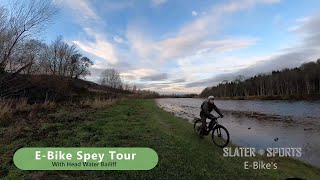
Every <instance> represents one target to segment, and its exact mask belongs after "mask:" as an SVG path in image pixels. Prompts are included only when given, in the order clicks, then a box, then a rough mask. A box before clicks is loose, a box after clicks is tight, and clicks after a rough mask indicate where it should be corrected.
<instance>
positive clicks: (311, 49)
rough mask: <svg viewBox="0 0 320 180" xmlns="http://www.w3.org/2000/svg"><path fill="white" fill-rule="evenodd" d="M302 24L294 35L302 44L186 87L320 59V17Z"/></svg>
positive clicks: (312, 18) (317, 16)
mask: <svg viewBox="0 0 320 180" xmlns="http://www.w3.org/2000/svg"><path fill="white" fill-rule="evenodd" d="M297 22H299V23H301V24H299V25H297V28H296V30H295V31H294V33H296V35H298V36H301V42H300V43H299V44H298V45H295V46H293V47H291V48H287V49H283V50H280V51H278V52H277V53H276V54H273V55H271V56H270V57H266V58H260V59H259V60H255V61H253V62H256V63H253V64H251V65H249V66H247V67H244V68H241V69H239V70H238V71H235V72H232V73H224V74H219V75H216V76H213V77H211V78H206V79H202V80H199V81H194V82H191V83H187V84H186V85H185V87H206V86H213V85H217V84H218V83H221V82H222V81H223V80H228V81H232V80H234V79H235V77H236V76H238V75H244V76H245V77H252V76H255V75H257V74H261V73H271V72H272V71H273V70H282V69H284V68H294V67H299V66H300V65H301V64H302V63H305V62H309V61H315V60H316V59H318V58H319V57H320V44H319V42H320V33H319V32H320V28H319V26H318V24H319V23H320V16H319V15H316V16H313V17H308V18H304V19H300V20H297Z"/></svg>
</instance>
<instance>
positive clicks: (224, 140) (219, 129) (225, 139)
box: [212, 125, 230, 148]
mask: <svg viewBox="0 0 320 180" xmlns="http://www.w3.org/2000/svg"><path fill="white" fill-rule="evenodd" d="M229 140H230V136H229V132H228V130H227V129H226V128H225V127H223V126H221V125H217V126H216V127H214V128H213V130H212V141H213V143H214V144H215V145H217V146H219V147H221V148H224V147H226V146H227V145H228V143H229Z"/></svg>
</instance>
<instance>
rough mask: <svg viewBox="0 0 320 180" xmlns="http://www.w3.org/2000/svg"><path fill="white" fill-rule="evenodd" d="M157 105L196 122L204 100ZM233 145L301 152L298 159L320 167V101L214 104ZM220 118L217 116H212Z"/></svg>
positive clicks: (172, 100) (162, 101) (166, 100)
mask: <svg viewBox="0 0 320 180" xmlns="http://www.w3.org/2000/svg"><path fill="white" fill-rule="evenodd" d="M156 101H157V104H158V105H159V106H160V107H161V108H163V109H164V110H166V111H169V112H172V113H174V114H175V115H176V116H179V117H182V118H185V119H188V120H189V122H192V121H193V118H194V117H199V112H200V106H201V103H202V102H203V101H204V99H198V98H163V99H157V100H156ZM215 104H216V106H217V107H218V108H219V109H220V110H221V112H222V114H224V116H225V117H224V118H223V119H219V123H220V124H221V125H223V126H225V127H226V128H227V129H228V131H229V133H230V138H231V142H232V143H234V144H237V145H240V146H245V147H255V148H257V149H260V148H263V149H266V148H268V147H277V148H278V147H279V148H288V147H290V148H301V149H302V156H301V157H299V158H297V159H300V160H302V161H304V162H307V163H310V164H312V165H315V166H318V167H320V101H275V100H273V101H259V100H215ZM212 113H213V114H214V115H216V116H217V113H215V112H212Z"/></svg>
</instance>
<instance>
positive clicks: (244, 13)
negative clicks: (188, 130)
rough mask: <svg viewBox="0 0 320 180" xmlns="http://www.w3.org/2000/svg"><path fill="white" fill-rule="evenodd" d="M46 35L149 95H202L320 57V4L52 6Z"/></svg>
mask: <svg viewBox="0 0 320 180" xmlns="http://www.w3.org/2000/svg"><path fill="white" fill-rule="evenodd" d="M52 2H53V4H54V5H55V6H58V7H59V8H60V12H59V14H57V15H56V16H55V17H54V20H53V22H52V24H50V25H49V26H48V28H47V30H46V32H45V36H44V39H45V41H47V42H49V43H50V42H52V41H53V40H54V39H55V38H56V37H57V36H59V35H62V36H63V38H64V40H65V41H66V42H68V43H70V44H74V45H77V47H78V49H79V50H80V51H81V53H82V54H83V55H85V56H87V57H89V58H90V59H91V60H93V61H94V65H93V66H92V67H91V68H90V71H91V76H88V77H86V79H87V80H90V81H97V80H98V77H99V75H100V73H101V72H102V71H103V69H106V68H115V69H116V70H118V71H119V72H120V75H121V78H122V79H123V81H124V83H127V84H130V85H136V86H137V87H138V88H141V89H145V90H152V91H157V92H159V93H161V94H169V93H201V91H202V90H203V89H204V88H205V87H207V86H213V85H216V84H218V83H220V82H222V81H223V80H228V81H231V80H233V79H234V78H235V77H236V76H238V75H244V76H245V77H250V76H254V75H257V74H259V73H268V72H271V71H272V70H281V69H283V68H292V67H297V66H300V65H301V64H302V63H304V62H308V61H315V60H316V59H318V58H320V14H319V11H317V10H318V9H319V7H320V1H319V0H308V1H300V0H52Z"/></svg>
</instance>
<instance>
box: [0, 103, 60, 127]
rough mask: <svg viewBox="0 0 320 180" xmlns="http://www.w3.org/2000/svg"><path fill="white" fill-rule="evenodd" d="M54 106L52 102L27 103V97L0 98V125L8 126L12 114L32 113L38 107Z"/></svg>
mask: <svg viewBox="0 0 320 180" xmlns="http://www.w3.org/2000/svg"><path fill="white" fill-rule="evenodd" d="M55 106H56V104H55V103H54V102H51V101H45V102H44V103H38V104H28V101H27V99H25V98H22V99H2V98H0V127H2V126H8V125H9V124H11V123H12V121H13V116H14V115H15V114H17V113H29V112H30V114H31V113H34V111H38V110H39V109H52V108H54V107H55Z"/></svg>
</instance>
